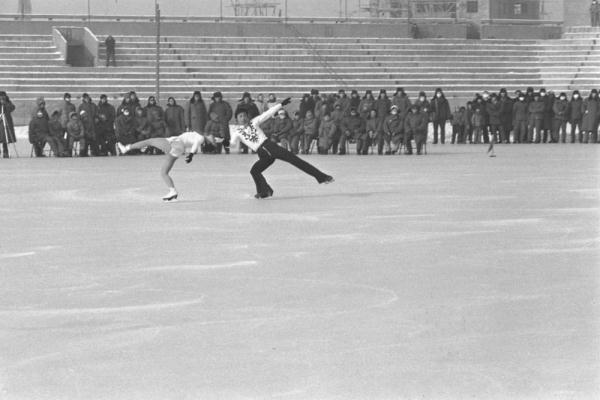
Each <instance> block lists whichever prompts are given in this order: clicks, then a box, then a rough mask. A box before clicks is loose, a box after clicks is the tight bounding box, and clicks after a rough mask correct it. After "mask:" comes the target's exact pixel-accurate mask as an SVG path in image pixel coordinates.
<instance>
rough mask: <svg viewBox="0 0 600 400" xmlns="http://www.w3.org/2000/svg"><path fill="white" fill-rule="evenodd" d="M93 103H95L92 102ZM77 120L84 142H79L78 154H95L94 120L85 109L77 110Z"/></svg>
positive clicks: (96, 150)
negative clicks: (79, 123)
mask: <svg viewBox="0 0 600 400" xmlns="http://www.w3.org/2000/svg"><path fill="white" fill-rule="evenodd" d="M94 105H95V104H94ZM79 120H80V121H81V126H82V127H83V135H84V137H85V142H81V143H80V151H79V156H81V157H87V156H88V155H90V154H91V155H93V156H97V155H98V146H97V145H96V129H95V122H94V120H93V118H92V116H91V115H90V114H88V113H87V111H86V110H83V109H82V110H81V111H79Z"/></svg>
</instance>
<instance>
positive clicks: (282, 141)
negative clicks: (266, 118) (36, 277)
mask: <svg viewBox="0 0 600 400" xmlns="http://www.w3.org/2000/svg"><path fill="white" fill-rule="evenodd" d="M291 131H292V120H291V119H290V118H289V116H288V114H287V112H286V111H285V110H284V109H283V108H282V109H280V110H279V111H277V115H276V117H275V118H274V119H273V120H272V123H271V140H273V141H274V142H275V143H279V145H280V146H281V147H283V148H284V149H286V150H290V148H291V147H290V142H289V135H290V133H291Z"/></svg>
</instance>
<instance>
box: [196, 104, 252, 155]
mask: <svg viewBox="0 0 600 400" xmlns="http://www.w3.org/2000/svg"><path fill="white" fill-rule="evenodd" d="M212 101H213V102H212V103H211V104H210V106H209V107H208V113H209V114H210V113H211V112H214V113H216V114H217V115H218V116H219V121H220V122H221V124H223V130H224V132H225V140H226V141H228V140H229V139H230V138H231V137H230V134H229V120H231V117H233V110H232V109H231V106H230V105H229V103H228V102H226V101H224V100H223V94H221V92H215V93H213V96H212ZM256 116H257V115H254V116H252V117H251V116H250V114H248V118H250V119H252V118H254V117H256ZM240 144H241V143H240ZM246 152H248V150H247V148H246ZM225 153H227V154H229V147H225Z"/></svg>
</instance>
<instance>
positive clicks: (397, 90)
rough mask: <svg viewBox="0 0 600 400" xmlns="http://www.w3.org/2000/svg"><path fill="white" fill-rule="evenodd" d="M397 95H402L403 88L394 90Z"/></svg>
mask: <svg viewBox="0 0 600 400" xmlns="http://www.w3.org/2000/svg"><path fill="white" fill-rule="evenodd" d="M398 93H404V88H402V87H399V88H396V94H398Z"/></svg>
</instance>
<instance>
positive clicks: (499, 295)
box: [0, 144, 600, 400]
mask: <svg viewBox="0 0 600 400" xmlns="http://www.w3.org/2000/svg"><path fill="white" fill-rule="evenodd" d="M598 148H599V147H596V146H592V145H587V146H583V145H545V146H542V145H537V146H534V145H531V146H525V145H523V146H516V145H514V146H513V145H504V146H497V151H496V152H497V154H498V157H496V158H488V157H486V156H485V146H451V145H449V144H446V145H444V146H440V145H438V146H433V145H430V146H429V151H430V154H429V155H427V156H424V157H416V156H411V157H408V156H400V157H378V156H367V157H362V156H361V157H359V156H356V155H350V156H345V157H340V156H328V157H324V156H316V155H314V156H310V157H307V159H308V160H309V161H310V162H312V163H314V164H315V165H317V166H318V167H320V168H322V169H323V170H324V171H326V172H328V173H331V174H332V175H334V176H335V178H336V182H335V183H334V184H332V185H327V186H324V185H317V184H316V182H314V181H313V180H312V178H310V177H307V176H305V175H302V174H301V173H300V172H297V171H296V170H294V169H293V168H292V167H290V166H288V165H286V164H284V163H282V162H276V163H275V164H274V165H273V166H272V167H271V168H270V169H269V170H268V172H267V174H266V176H267V179H268V180H269V182H270V183H271V185H272V186H273V188H274V189H275V197H274V198H272V199H268V200H265V201H258V200H255V199H254V198H253V197H252V195H253V192H254V190H253V185H252V181H251V178H250V175H249V174H248V170H249V168H250V166H251V165H252V163H253V162H254V161H255V159H256V156H253V155H247V156H243V155H237V154H232V155H230V156H225V155H222V156H204V155H202V156H198V157H196V158H194V161H193V163H192V164H190V165H189V166H188V165H186V164H185V163H183V162H182V161H179V162H177V164H176V165H175V168H174V170H173V173H172V176H173V177H174V179H175V182H176V184H177V187H178V189H179V191H180V201H178V202H175V203H169V204H164V203H162V202H161V201H160V197H161V196H162V195H163V194H164V193H166V188H165V187H164V185H163V183H162V181H161V180H160V177H159V168H160V164H161V162H162V158H161V157H159V156H153V157H147V156H146V157H136V156H131V157H118V158H88V159H83V158H76V159H29V158H21V159H11V160H1V159H0V171H2V173H3V177H4V178H3V179H2V180H1V181H0V234H1V236H0V238H1V241H0V399H2V400H16V399H19V400H30V399H48V400H54V399H157V400H163V399H272V398H276V399H277V398H283V399H466V398H473V399H595V398H600V389H599V388H600V377H599V372H598V371H600V341H599V334H598V333H599V332H600V306H599V299H600V275H599V266H600V263H599V261H600V256H599V255H600V253H599V250H600V235H599V219H600V218H599V217H600V211H599V210H600V208H599V205H600V191H599V189H600V184H599V179H598V176H599V172H600V168H599V159H600V157H599V155H600V152H599V151H598ZM25 152H26V153H27V154H28V148H26V149H25Z"/></svg>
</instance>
